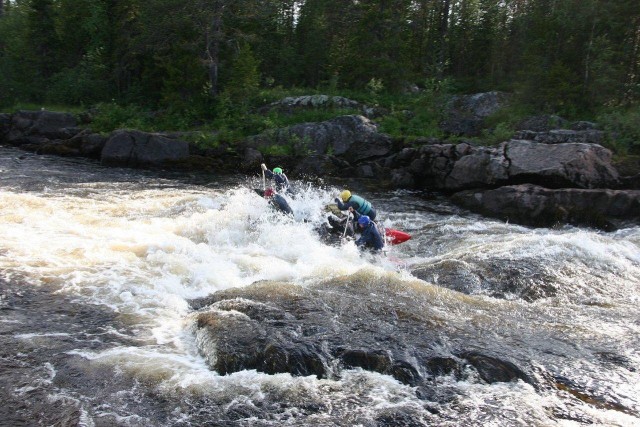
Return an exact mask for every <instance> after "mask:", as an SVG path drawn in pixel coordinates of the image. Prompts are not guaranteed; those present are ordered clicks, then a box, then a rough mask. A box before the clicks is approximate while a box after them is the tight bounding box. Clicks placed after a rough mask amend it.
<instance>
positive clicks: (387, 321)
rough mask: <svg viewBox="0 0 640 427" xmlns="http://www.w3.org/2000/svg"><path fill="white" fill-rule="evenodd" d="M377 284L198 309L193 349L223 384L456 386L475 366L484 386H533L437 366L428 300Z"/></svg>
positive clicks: (248, 292) (239, 295)
mask: <svg viewBox="0 0 640 427" xmlns="http://www.w3.org/2000/svg"><path fill="white" fill-rule="evenodd" d="M380 280H382V283H380V282H378V280H373V281H372V280H371V278H370V277H366V278H362V279H360V278H357V277H350V278H346V279H345V278H341V279H331V280H327V281H326V282H324V283H320V284H315V285H312V286H310V287H301V286H296V285H291V284H284V283H280V282H257V283H254V284H252V285H250V286H248V287H244V288H234V289H228V290H225V291H220V292H216V293H215V294H213V295H211V296H209V297H206V298H202V299H198V300H194V301H192V302H191V305H192V307H193V308H194V309H196V310H199V313H198V316H197V332H196V337H197V345H198V348H199V350H200V352H201V353H202V354H203V355H204V357H205V358H206V359H207V361H208V363H209V365H210V366H211V368H212V369H215V370H216V371H218V372H219V373H221V374H229V373H232V372H237V371H240V370H244V369H256V370H258V371H260V372H267V373H278V372H286V373H291V374H293V375H315V376H317V377H318V378H330V377H332V376H335V375H339V372H340V369H352V368H362V369H365V370H369V371H374V372H378V373H381V374H385V375H391V376H393V377H394V378H396V379H397V380H398V381H401V382H402V383H404V384H408V385H411V386H418V385H420V386H423V387H431V382H430V378H428V377H425V375H427V376H437V375H447V374H450V373H452V372H453V373H455V374H456V375H460V378H462V377H464V375H466V374H465V372H468V371H466V370H465V369H464V367H465V366H469V365H471V366H478V368H479V371H478V372H479V375H480V376H481V377H482V378H483V379H484V380H486V381H487V382H495V381H511V380H514V379H524V380H525V381H528V382H531V381H532V379H531V378H529V377H528V376H527V375H526V374H525V373H524V371H521V370H519V369H518V368H517V367H516V366H515V365H514V364H513V363H512V362H509V361H505V360H501V359H500V358H499V357H497V356H496V355H491V356H488V355H482V354H481V353H479V352H475V353H474V350H469V349H466V348H461V349H459V351H457V352H456V354H457V355H459V356H454V355H453V354H451V355H450V356H443V355H442V354H441V352H442V350H441V344H440V342H439V337H440V336H441V334H442V333H443V332H444V330H445V329H446V325H443V324H442V323H441V322H440V320H438V318H437V317H438V316H436V317H435V318H433V319H431V318H429V316H428V315H427V314H426V313H427V312H430V310H429V309H428V307H429V304H431V302H430V300H429V297H428V295H425V294H422V293H420V292H416V290H415V289H414V288H413V287H412V285H410V284H407V283H406V282H405V283H399V282H398V283H395V284H390V283H384V279H380ZM345 307H349V310H345ZM373 319H375V321H374V320H373ZM466 344H468V343H466ZM483 345H484V344H483Z"/></svg>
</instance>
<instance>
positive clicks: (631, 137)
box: [597, 105, 640, 155]
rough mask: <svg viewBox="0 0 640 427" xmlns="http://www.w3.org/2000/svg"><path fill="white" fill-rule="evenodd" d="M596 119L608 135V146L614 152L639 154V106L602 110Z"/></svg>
mask: <svg viewBox="0 0 640 427" xmlns="http://www.w3.org/2000/svg"><path fill="white" fill-rule="evenodd" d="M597 120H598V123H600V124H601V125H602V127H603V128H604V129H605V130H606V131H607V133H608V134H609V135H610V140H609V141H608V143H609V148H611V149H612V150H613V151H614V152H615V153H617V154H620V155H627V154H640V106H637V105H636V106H634V107H631V108H626V109H616V110H610V111H607V112H603V113H602V114H600V115H599V116H598V119H597Z"/></svg>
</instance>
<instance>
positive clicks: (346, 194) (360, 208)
mask: <svg viewBox="0 0 640 427" xmlns="http://www.w3.org/2000/svg"><path fill="white" fill-rule="evenodd" d="M340 199H342V200H340ZM335 201H336V205H338V209H340V210H341V211H346V210H348V211H352V212H355V213H357V215H356V217H359V216H360V215H367V216H368V217H369V219H370V220H371V221H375V219H376V210H375V209H374V208H373V206H372V205H371V202H369V201H368V200H365V199H363V198H362V197H360V196H358V195H355V194H351V191H349V190H344V191H343V192H342V193H340V198H338V197H336V199H335Z"/></svg>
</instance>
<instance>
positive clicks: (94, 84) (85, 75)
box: [46, 50, 110, 105]
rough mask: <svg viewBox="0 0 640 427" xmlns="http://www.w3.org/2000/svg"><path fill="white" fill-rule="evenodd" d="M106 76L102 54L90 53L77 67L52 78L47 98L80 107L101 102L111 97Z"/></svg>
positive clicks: (98, 51) (97, 52)
mask: <svg viewBox="0 0 640 427" xmlns="http://www.w3.org/2000/svg"><path fill="white" fill-rule="evenodd" d="M106 74H107V68H106V66H105V65H104V63H103V61H102V52H101V51H100V50H97V51H94V52H89V53H87V55H85V57H84V58H83V59H82V61H81V62H80V63H79V64H78V65H77V66H76V67H73V68H70V69H65V70H62V71H60V72H58V73H56V74H55V75H53V76H52V78H51V85H50V87H49V88H48V90H47V95H46V98H47V99H48V100H49V101H51V102H55V101H57V100H61V99H64V100H65V101H66V102H70V103H74V104H78V105H91V104H93V103H95V102H99V101H101V100H103V99H106V98H107V97H108V96H109V89H110V88H109V84H108V80H107V79H106Z"/></svg>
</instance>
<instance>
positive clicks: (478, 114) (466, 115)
mask: <svg viewBox="0 0 640 427" xmlns="http://www.w3.org/2000/svg"><path fill="white" fill-rule="evenodd" d="M508 99H509V96H508V95H507V94H506V93H503V92H495V91H494V92H486V93H477V94H474V95H464V96H455V97H453V98H452V99H451V100H450V101H449V103H448V105H447V108H446V111H445V119H444V120H443V121H442V122H441V123H440V128H441V129H442V130H443V131H444V132H445V133H447V134H451V135H458V136H478V135H480V134H481V132H482V129H483V128H484V126H485V125H484V119H486V118H487V117H489V116H490V115H492V114H494V113H496V112H497V111H498V110H500V109H501V108H502V107H504V106H505V105H506V104H507V103H508Z"/></svg>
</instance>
